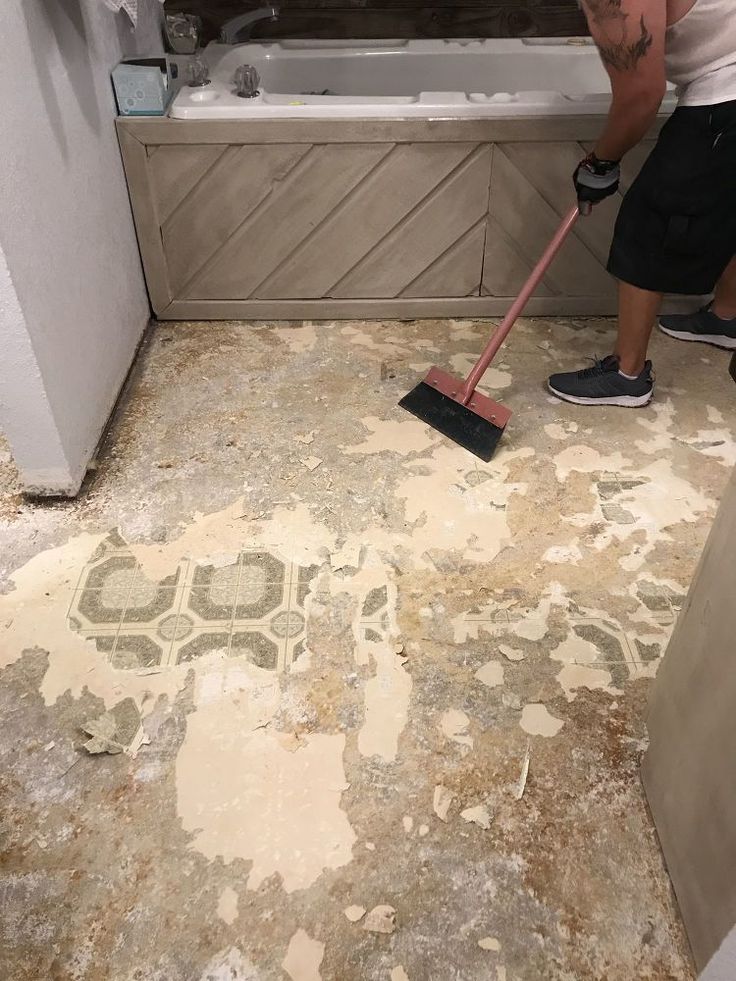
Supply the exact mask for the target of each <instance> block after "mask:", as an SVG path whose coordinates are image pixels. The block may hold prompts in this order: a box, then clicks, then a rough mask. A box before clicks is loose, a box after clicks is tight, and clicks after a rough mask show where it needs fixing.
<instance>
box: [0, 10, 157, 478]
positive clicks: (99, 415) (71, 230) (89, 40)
mask: <svg viewBox="0 0 736 981" xmlns="http://www.w3.org/2000/svg"><path fill="white" fill-rule="evenodd" d="M2 7H3V9H2V14H0V51H2V57H1V58H0V92H2V99H1V100H0V175H1V178H0V249H1V251H2V252H3V253H4V262H0V291H1V292H0V335H1V336H2V356H0V425H2V427H3V429H4V430H5V431H6V434H7V436H8V438H9V440H10V444H11V447H12V450H13V454H14V457H15V460H16V463H17V464H18V467H19V469H20V472H21V477H22V479H23V481H24V485H25V487H26V489H28V490H32V491H35V492H41V493H64V494H73V493H76V491H77V490H78V489H79V486H80V484H81V481H82V479H83V477H84V473H85V469H86V465H87V463H88V462H89V459H90V457H91V455H92V453H93V452H94V449H95V447H96V445H97V441H98V439H99V437H100V434H101V432H102V430H103V428H104V426H105V423H106V421H107V419H108V416H109V414H110V411H111V409H112V407H113V405H114V403H115V399H116V398H117V395H118V392H119V390H120V386H121V384H122V382H123V381H124V379H125V375H126V373H127V371H128V368H129V366H130V364H131V361H132V358H133V355H134V352H135V349H136V346H137V344H138V342H139V340H140V338H141V335H142V333H143V330H144V329H145V326H146V323H147V321H148V317H149V308H148V300H147V297H146V292H145V286H144V282H143V275H142V271H141V265H140V259H139V255H138V248H137V244H136V240H135V233H134V230H133V222H132V218H131V214H130V206H129V202H128V195H127V189H126V186H125V180H124V177H123V171H122V166H121V163H120V153H119V150H118V145H117V139H116V136H115V128H114V117H115V105H114V98H113V94H112V88H111V84H110V70H111V69H112V68H113V67H114V66H115V65H116V64H117V62H118V61H119V60H120V59H121V57H124V56H125V55H135V54H158V53H159V52H160V51H161V39H160V27H159V25H160V18H161V6H160V4H159V3H158V0H139V8H140V19H139V24H138V27H137V29H136V30H135V31H134V30H133V29H132V27H131V25H130V23H129V21H128V20H127V17H126V15H125V14H123V13H118V14H114V13H111V12H110V11H109V10H107V8H106V7H105V6H104V5H103V3H102V0H5V2H4V3H3V4H2ZM3 270H4V271H3Z"/></svg>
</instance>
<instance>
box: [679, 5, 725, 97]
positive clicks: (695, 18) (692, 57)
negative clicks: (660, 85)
mask: <svg viewBox="0 0 736 981" xmlns="http://www.w3.org/2000/svg"><path fill="white" fill-rule="evenodd" d="M665 60H666V67H667V79H668V81H670V82H672V83H673V84H674V85H676V86H677V88H678V93H679V96H680V105H682V106H710V105H716V104H717V103H720V102H730V101H731V100H732V99H734V100H736V0H695V5H694V6H693V7H691V8H690V10H689V11H688V12H687V13H686V14H685V16H684V17H681V18H680V20H678V21H677V23H675V24H673V25H672V26H671V27H668V28H667V35H666V39H665Z"/></svg>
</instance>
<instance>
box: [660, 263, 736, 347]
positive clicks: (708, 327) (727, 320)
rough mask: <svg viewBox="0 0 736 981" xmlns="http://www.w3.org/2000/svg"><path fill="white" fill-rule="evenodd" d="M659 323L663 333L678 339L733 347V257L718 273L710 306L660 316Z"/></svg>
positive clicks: (735, 299) (735, 276) (735, 333)
mask: <svg viewBox="0 0 736 981" xmlns="http://www.w3.org/2000/svg"><path fill="white" fill-rule="evenodd" d="M659 326H660V328H661V329H662V330H663V331H664V333H665V334H669V336H670V337H676V338H677V339H678V340H680V341H702V342H703V343H704V344H713V345H714V346H715V347H723V348H726V350H728V351H734V350H736V257H734V258H733V259H732V260H731V261H730V262H729V264H728V265H727V266H726V268H725V270H724V271H723V273H722V274H721V278H720V279H719V280H718V285H717V286H716V291H715V297H714V299H713V302H712V303H711V304H710V306H708V307H703V309H702V310H696V311H694V312H693V313H675V314H672V315H671V316H669V317H660V320H659Z"/></svg>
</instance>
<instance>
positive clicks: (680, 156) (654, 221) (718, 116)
mask: <svg viewBox="0 0 736 981" xmlns="http://www.w3.org/2000/svg"><path fill="white" fill-rule="evenodd" d="M734 255H736V101H734V102H725V103H722V104H721V105H715V106H693V107H691V106H683V107H680V108H678V109H676V110H675V111H674V113H673V114H672V116H671V117H670V118H669V119H668V120H667V122H666V123H665V125H664V127H663V129H662V132H661V133H660V136H659V140H658V141H657V144H656V146H655V147H654V149H653V150H652V152H651V154H650V155H649V157H648V158H647V160H646V162H645V164H644V166H643V167H642V169H641V172H640V174H639V176H638V177H637V178H636V180H635V181H634V183H633V184H632V185H631V187H630V188H629V190H628V192H627V193H626V195H625V196H624V199H623V202H622V204H621V209H620V211H619V214H618V219H617V221H616V230H615V232H614V236H613V244H612V245H611V254H610V256H609V259H608V271H609V272H610V273H611V274H612V275H613V276H615V277H616V278H617V279H620V280H622V281H623V282H625V283H631V285H632V286H639V287H640V288H641V289H645V290H652V291H654V292H660V293H691V294H704V293H710V292H712V290H713V287H714V286H715V284H716V282H717V281H718V279H719V277H720V275H721V273H722V272H723V270H724V269H725V268H726V266H727V265H728V263H729V262H730V261H731V259H732V258H733V257H734Z"/></svg>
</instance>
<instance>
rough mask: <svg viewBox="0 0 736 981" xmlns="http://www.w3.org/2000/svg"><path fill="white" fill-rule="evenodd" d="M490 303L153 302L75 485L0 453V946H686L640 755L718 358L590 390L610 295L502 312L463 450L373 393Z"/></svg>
mask: <svg viewBox="0 0 736 981" xmlns="http://www.w3.org/2000/svg"><path fill="white" fill-rule="evenodd" d="M487 329H488V324H487V323H482V322H477V323H474V322H471V321H458V322H432V321H423V322H416V323H406V324H402V323H395V324H392V323H383V324H370V323H352V324H351V323H344V324H330V325H325V324H314V325H312V324H303V325H283V324H282V325H255V326H254V325H247V324H237V323H227V324H218V323H205V324H196V323H189V324H163V325H161V326H159V327H157V328H156V329H155V331H153V333H152V335H151V338H150V341H149V343H148V345H147V347H146V349H145V351H144V353H143V355H142V358H141V360H140V363H139V366H138V368H137V370H136V373H135V376H134V379H133V383H132V387H131V390H130V392H129V395H128V397H127V399H126V401H125V404H124V406H123V407H122V410H121V412H120V414H119V416H118V418H117V421H116V424H115V427H114V429H113V432H112V434H111V437H110V439H109V441H108V444H107V446H106V448H105V450H104V451H103V452H102V453H101V455H100V459H99V461H98V465H97V469H96V470H95V471H94V473H93V474H92V475H91V477H90V479H89V481H88V484H87V486H86V487H85V490H84V493H83V495H82V496H81V497H80V498H79V499H78V500H77V501H74V502H60V503H46V504H39V503H31V502H27V501H24V500H23V499H22V498H21V497H20V496H19V495H18V494H17V493H16V488H15V486H14V476H13V471H12V465H11V464H10V462H9V459H8V456H7V453H5V454H3V452H2V451H1V450H0V535H1V541H2V549H1V550H0V666H1V667H2V670H1V672H0V700H1V703H2V704H1V705H0V730H1V731H0V754H1V762H0V782H1V783H0V785H1V786H2V797H3V807H2V813H1V815H0V822H1V824H2V833H3V836H2V863H1V864H0V888H1V894H0V905H1V906H2V909H3V914H2V917H0V977H2V978H3V979H5V981H21V979H23V981H25V979H28V981H31V979H33V981H38V979H41V978H42V979H44V981H47V979H48V981H52V979H53V981H57V979H58V981H61V979H63V981H66V979H78V981H93V979H94V981H97V979H114V981H205V979H207V981H224V979H229V981H245V979H248V981H256V979H258V981H270V979H287V978H291V979H292V981H315V979H319V978H322V979H324V981H353V979H356V981H357V979H371V981H373V979H376V981H378V979H386V981H402V979H403V981H405V979H407V978H408V979H410V981H450V979H463V981H471V979H473V981H475V979H478V981H480V979H483V981H485V979H491V981H504V979H505V981H576V979H585V981H587V979H600V981H604V979H605V981H632V979H638V981H644V979H651V981H655V979H657V981H660V979H678V981H679V979H690V978H692V977H693V971H692V967H691V962H690V958H689V953H688V948H687V941H686V938H685V936H684V933H683V930H682V927H681V924H680V921H679V919H678V914H677V909H676V906H675V903H674V900H673V897H672V893H671V889H670V885H669V881H668V878H667V875H666V873H665V870H664V867H663V863H662V858H661V855H660V852H659V849H658V845H657V840H656V837H655V833H654V830H653V827H652V825H651V822H650V819H649V816H648V813H647V809H646V805H645V801H644V798H643V796H642V791H641V787H640V784H639V779H638V773H637V770H638V764H639V760H640V758H641V754H642V752H643V750H644V748H645V746H646V732H645V726H644V721H643V719H644V712H645V705H646V698H647V691H648V688H649V685H650V680H651V678H652V677H653V675H654V673H655V672H656V669H657V664H658V660H659V658H660V657H661V655H662V652H663V650H664V648H665V646H666V643H667V639H668V636H669V634H670V631H671V629H672V623H673V619H674V617H675V615H676V610H677V609H678V607H679V605H680V604H681V602H682V600H683V596H684V594H685V592H686V590H687V586H688V583H689V581H690V579H691V576H692V573H693V569H694V565H695V563H696V561H697V559H698V556H699V553H700V550H701V548H702V545H703V543H704V540H705V537H706V534H707V531H708V528H709V525H710V522H711V520H712V517H713V514H714V512H715V508H716V505H717V501H718V499H719V496H720V494H721V492H722V489H723V487H724V486H725V483H726V481H727V478H728V476H729V472H730V470H731V468H732V467H733V465H734V463H736V443H735V442H734V438H733V409H732V407H733V387H732V386H733V383H732V381H731V380H730V378H729V377H728V374H727V356H726V355H725V354H723V353H720V352H717V351H713V350H710V349H707V348H704V347H700V346H696V345H678V344H677V343H676V342H675V341H669V340H667V339H664V338H657V339H656V340H655V343H654V358H655V364H656V366H657V369H658V388H657V397H656V401H655V402H653V404H652V405H651V406H650V407H648V408H646V409H643V410H621V409H597V410H587V409H585V408H582V407H573V406H567V405H563V404H560V403H559V402H557V401H556V400H555V399H553V398H551V397H550V396H549V395H548V394H547V393H546V391H545V389H544V387H543V379H544V378H545V376H546V375H547V374H548V373H549V372H550V371H552V370H556V369H558V368H562V367H573V366H576V365H577V364H578V363H580V364H581V365H582V363H583V361H584V358H585V357H587V356H589V355H592V354H593V353H595V352H598V353H599V354H603V353H605V352H607V351H608V350H609V349H610V344H611V331H612V324H611V323H610V321H595V320H589V321H582V320H581V321H554V320H526V321H524V322H522V323H521V324H520V325H519V326H518V327H517V329H516V332H515V333H514V335H512V339H511V342H510V345H509V347H508V349H507V350H506V351H505V352H504V353H503V357H502V359H501V362H500V363H499V364H498V365H497V366H496V367H495V368H493V369H492V370H491V372H490V373H489V378H488V383H489V388H491V389H493V390H494V391H495V392H496V393H497V394H498V396H499V397H500V398H501V399H502V400H503V401H504V402H505V403H506V404H507V405H509V406H510V407H512V408H513V410H514V413H515V414H514V417H513V419H512V421H511V424H510V426H509V429H508V431H507V434H506V437H505V441H504V444H503V448H502V449H501V450H500V451H499V452H498V453H497V456H496V458H495V459H494V460H493V461H492V462H491V463H490V464H482V463H480V462H479V461H477V460H476V459H475V458H473V457H471V456H470V455H468V454H467V453H466V452H464V451H462V450H460V449H459V448H457V447H455V446H453V445H451V444H449V443H447V442H446V441H444V440H443V439H442V438H441V437H439V436H437V435H436V434H435V433H433V432H432V431H430V430H429V429H427V428H425V427H424V426H422V425H421V424H420V423H418V422H417V421H415V420H414V419H412V418H411V417H410V416H408V415H406V414H404V413H402V412H401V410H399V409H398V408H397V407H396V402H397V401H398V399H399V397H400V396H401V395H402V394H403V393H404V392H405V391H406V390H407V389H408V388H410V387H411V386H412V385H413V384H414V383H415V381H416V380H417V379H418V378H419V377H420V376H421V373H422V372H423V371H424V369H425V368H426V367H427V366H429V365H430V364H431V363H433V362H438V363H440V364H442V365H450V366H451V367H452V368H453V369H454V370H455V371H462V370H463V369H465V368H466V367H467V366H468V364H469V363H470V360H471V359H472V356H473V354H474V352H476V351H477V350H478V349H479V347H480V345H481V341H482V339H483V337H484V335H485V333H486V331H487ZM126 698H133V699H135V701H136V703H137V705H138V706H139V707H140V709H141V711H142V715H143V727H144V730H145V736H146V739H147V740H150V742H149V743H148V744H145V742H144V745H142V746H141V747H140V749H139V750H138V752H137V753H136V754H135V755H129V754H120V755H109V754H101V755H95V756H93V755H90V754H89V753H87V751H86V750H85V749H84V748H83V747H82V744H83V742H84V740H85V739H86V738H87V737H86V736H85V735H84V734H83V732H82V727H83V726H84V725H85V724H86V723H88V721H89V720H90V719H94V718H95V717H96V716H98V715H100V714H101V713H102V712H103V711H104V709H105V708H106V707H107V708H110V707H112V706H114V705H115V704H116V703H118V702H120V701H121V700H123V699H126ZM139 735H140V734H139ZM139 742H140V739H139ZM527 765H528V773H527ZM376 907H379V909H378V910H377V911H376V909H375V908H376ZM381 907H390V908H391V909H390V910H386V909H381ZM392 910H393V911H395V915H394V913H393V912H392ZM364 911H367V912H365V913H364ZM382 931H385V932H382Z"/></svg>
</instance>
